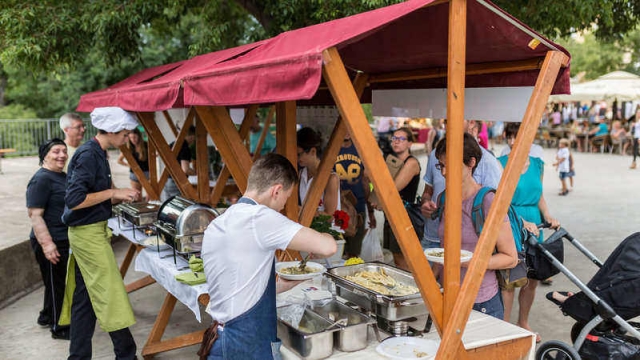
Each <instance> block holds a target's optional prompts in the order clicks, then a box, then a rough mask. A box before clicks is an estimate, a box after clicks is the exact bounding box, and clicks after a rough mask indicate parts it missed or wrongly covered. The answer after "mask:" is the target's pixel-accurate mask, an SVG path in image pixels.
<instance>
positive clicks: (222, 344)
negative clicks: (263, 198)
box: [208, 197, 282, 360]
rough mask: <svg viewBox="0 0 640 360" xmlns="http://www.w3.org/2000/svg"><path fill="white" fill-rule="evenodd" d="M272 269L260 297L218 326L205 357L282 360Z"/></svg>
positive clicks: (242, 199) (216, 358) (244, 200)
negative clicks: (216, 335) (250, 305)
mask: <svg viewBox="0 0 640 360" xmlns="http://www.w3.org/2000/svg"><path fill="white" fill-rule="evenodd" d="M238 203H243V204H252V205H257V204H256V203H255V202H254V201H253V200H251V199H248V198H244V197H243V198H240V200H238ZM277 326H278V320H277V318H276V268H275V260H274V262H273V265H272V266H271V276H270V277H269V281H268V283H267V288H266V289H265V291H264V293H263V294H262V296H261V297H260V300H258V302H257V303H256V304H255V305H254V306H253V307H252V308H251V309H249V310H247V311H246V312H245V313H243V314H242V315H240V316H238V317H236V318H235V319H233V320H230V321H229V322H227V323H225V324H224V325H223V326H221V327H218V340H216V342H215V343H214V344H213V347H212V348H211V352H210V353H209V357H208V359H209V360H219V359H233V360H236V359H237V360H244V359H247V360H248V359H275V360H280V359H282V355H281V354H280V345H281V342H280V340H279V339H278V336H277Z"/></svg>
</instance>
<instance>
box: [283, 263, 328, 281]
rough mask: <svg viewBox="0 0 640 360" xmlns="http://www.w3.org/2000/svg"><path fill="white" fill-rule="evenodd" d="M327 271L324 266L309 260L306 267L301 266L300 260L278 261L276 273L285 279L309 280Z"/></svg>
mask: <svg viewBox="0 0 640 360" xmlns="http://www.w3.org/2000/svg"><path fill="white" fill-rule="evenodd" d="M325 271H327V268H325V267H324V266H322V265H320V264H318V263H315V262H312V261H309V262H307V264H306V265H305V267H304V269H301V268H300V261H285V262H279V263H276V273H277V274H278V275H279V276H280V277H281V278H283V279H285V280H308V279H311V278H313V277H316V276H318V275H322V273H324V272H325Z"/></svg>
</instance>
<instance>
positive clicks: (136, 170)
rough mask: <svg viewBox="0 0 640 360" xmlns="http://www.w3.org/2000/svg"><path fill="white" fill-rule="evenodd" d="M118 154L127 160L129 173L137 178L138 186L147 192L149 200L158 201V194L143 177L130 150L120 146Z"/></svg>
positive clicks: (125, 146)
mask: <svg viewBox="0 0 640 360" xmlns="http://www.w3.org/2000/svg"><path fill="white" fill-rule="evenodd" d="M140 141H142V139H140ZM120 152H122V155H124V158H125V159H127V163H128V164H129V167H130V168H131V171H133V173H134V174H135V175H136V177H137V178H138V182H140V185H142V187H143V188H144V189H145V190H146V191H147V195H149V198H150V199H158V198H159V196H158V193H157V192H156V189H155V188H154V187H153V186H152V184H151V182H149V180H147V177H146V176H145V175H144V172H143V171H142V169H141V168H140V165H138V161H137V160H136V158H135V157H134V156H133V154H132V153H131V149H129V147H127V145H122V146H120ZM147 154H148V151H147ZM147 159H148V157H147ZM149 173H151V172H149Z"/></svg>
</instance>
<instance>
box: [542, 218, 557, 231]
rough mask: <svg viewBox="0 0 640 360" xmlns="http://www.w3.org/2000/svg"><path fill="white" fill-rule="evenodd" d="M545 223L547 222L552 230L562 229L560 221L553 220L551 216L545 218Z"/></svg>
mask: <svg viewBox="0 0 640 360" xmlns="http://www.w3.org/2000/svg"><path fill="white" fill-rule="evenodd" d="M544 221H546V222H547V223H548V224H549V227H550V228H552V229H557V228H559V227H560V221H558V220H557V219H555V218H552V217H551V216H545V217H544Z"/></svg>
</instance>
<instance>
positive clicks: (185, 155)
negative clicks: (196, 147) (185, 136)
mask: <svg viewBox="0 0 640 360" xmlns="http://www.w3.org/2000/svg"><path fill="white" fill-rule="evenodd" d="M173 144H175V142H172V143H171V144H169V147H170V148H173ZM177 160H178V166H181V164H180V162H181V161H182V160H186V161H191V160H192V157H191V150H189V144H187V142H186V141H185V142H183V143H182V147H180V152H178V157H177ZM169 178H170V179H171V176H169Z"/></svg>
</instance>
